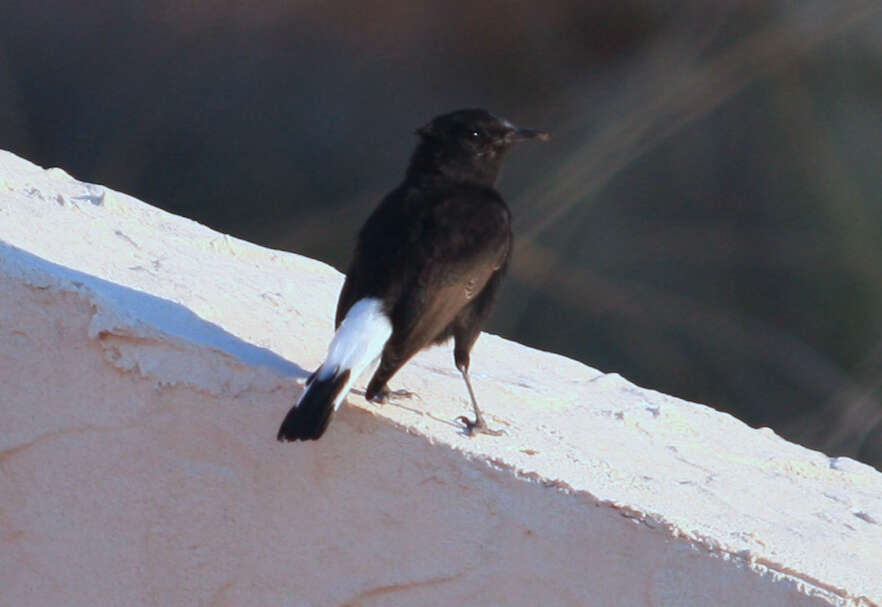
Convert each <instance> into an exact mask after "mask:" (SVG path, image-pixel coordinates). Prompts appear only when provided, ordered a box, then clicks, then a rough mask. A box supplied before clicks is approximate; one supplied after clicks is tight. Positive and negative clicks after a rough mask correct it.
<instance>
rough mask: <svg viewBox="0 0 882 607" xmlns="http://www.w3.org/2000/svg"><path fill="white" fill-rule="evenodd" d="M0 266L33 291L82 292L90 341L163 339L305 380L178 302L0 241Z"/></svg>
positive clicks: (293, 366)
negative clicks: (90, 306)
mask: <svg viewBox="0 0 882 607" xmlns="http://www.w3.org/2000/svg"><path fill="white" fill-rule="evenodd" d="M0 267H2V268H3V270H4V271H5V273H7V274H8V275H12V276H17V277H19V278H21V279H22V280H23V281H25V282H26V283H27V284H30V285H33V286H35V287H37V288H42V289H50V290H52V289H58V290H62V289H65V287H67V286H68V285H69V288H72V289H74V290H76V291H78V292H80V293H82V294H83V296H84V297H85V298H86V299H87V300H89V301H92V302H93V303H94V304H95V307H96V310H95V313H94V315H93V317H92V321H91V323H90V326H89V337H90V338H96V337H97V338H102V339H104V338H107V337H108V336H115V335H118V336H121V337H123V338H127V337H135V338H148V339H150V338H153V339H156V340H164V339H167V340H168V341H169V342H171V343H172V344H173V343H175V342H177V343H179V344H180V343H183V344H185V345H186V344H195V345H198V346H204V347H207V348H210V349H211V350H213V351H215V352H219V353H221V354H223V355H227V356H229V357H231V358H233V359H235V360H236V361H238V362H240V363H242V364H243V365H247V366H249V367H260V368H264V369H266V370H268V371H270V372H271V373H273V374H274V375H277V376H279V377H284V378H296V379H305V378H306V377H308V376H309V373H308V372H307V371H305V370H304V369H303V368H301V367H300V366H298V365H296V364H295V363H292V362H291V361H289V360H286V359H284V358H282V357H281V356H279V355H278V354H276V353H275V352H272V351H271V350H268V349H266V348H262V347H259V346H255V345H254V344H251V343H248V342H247V341H244V340H243V339H241V338H239V337H237V336H236V335H233V334H232V333H229V332H228V331H227V330H225V329H223V328H222V327H219V326H218V325H216V324H214V323H212V322H209V321H207V320H205V319H203V318H200V317H199V316H197V315H196V314H194V313H193V312H192V311H191V310H190V309H188V308H187V307H185V306H183V305H181V304H179V303H175V302H173V301H169V300H167V299H163V298H161V297H156V296H155V295H151V294H149V293H144V292H143V291H138V290H136V289H130V288H128V287H125V286H122V285H119V284H116V283H112V282H108V281H106V280H102V279H101V278H97V277H95V276H92V275H90V274H85V273H83V272H78V271H76V270H73V269H71V268H68V267H65V266H60V265H58V264H55V263H52V262H51V261H47V260H45V259H43V258H42V257H38V256H36V255H33V254H31V253H28V252H27V251H23V250H21V249H18V248H16V247H13V246H10V245H8V244H6V243H4V242H2V241H0ZM136 347H138V346H136ZM144 347H149V346H146V345H145V346H144Z"/></svg>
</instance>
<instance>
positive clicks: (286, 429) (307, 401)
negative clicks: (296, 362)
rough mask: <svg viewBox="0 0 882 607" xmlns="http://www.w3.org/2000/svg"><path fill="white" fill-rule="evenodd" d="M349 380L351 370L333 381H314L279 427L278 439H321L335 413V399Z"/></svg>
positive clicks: (315, 379)
mask: <svg viewBox="0 0 882 607" xmlns="http://www.w3.org/2000/svg"><path fill="white" fill-rule="evenodd" d="M348 379H349V369H345V370H344V371H343V372H342V373H340V374H338V375H335V376H334V377H332V378H330V379H325V380H320V379H318V378H314V379H313V378H311V381H310V383H309V384H308V385H307V387H306V392H304V393H303V395H302V396H301V398H300V400H299V401H298V403H297V404H296V405H294V407H293V408H292V409H291V410H290V411H288V415H286V416H285V421H283V422H282V425H281V426H279V432H278V434H276V440H278V441H280V442H283V443H284V442H290V441H298V440H318V439H319V438H321V436H322V434H324V433H325V430H326V429H327V428H328V423H329V422H330V421H331V415H332V414H333V413H334V399H335V398H336V397H337V395H338V394H339V393H340V390H341V389H342V388H343V386H344V385H345V384H346V382H347V381H348Z"/></svg>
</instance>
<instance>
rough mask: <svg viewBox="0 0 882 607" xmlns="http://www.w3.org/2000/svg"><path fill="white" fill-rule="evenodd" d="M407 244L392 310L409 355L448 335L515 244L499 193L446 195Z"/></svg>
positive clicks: (403, 352)
mask: <svg viewBox="0 0 882 607" xmlns="http://www.w3.org/2000/svg"><path fill="white" fill-rule="evenodd" d="M409 248H410V251H411V253H410V254H411V255H412V257H411V258H410V259H408V260H407V264H406V265H407V267H408V273H407V274H408V276H407V278H406V279H405V283H404V285H403V287H404V288H403V289H402V295H401V297H400V298H399V300H398V302H397V304H396V305H395V307H394V309H393V310H392V321H393V322H392V324H393V326H394V327H395V334H396V335H395V336H394V339H395V341H396V342H398V343H397V344H396V346H397V349H398V350H399V352H400V354H401V355H402V356H403V357H404V358H405V359H406V358H409V357H410V356H411V355H412V354H414V353H416V352H417V351H418V350H420V349H421V348H423V347H425V346H427V345H429V344H430V343H431V342H433V341H435V340H437V339H439V338H442V337H446V336H448V334H447V332H448V331H449V327H450V325H451V323H452V322H453V320H454V318H455V317H456V316H457V314H459V312H460V311H461V310H462V309H463V308H465V307H466V306H468V305H469V304H471V303H472V302H473V301H474V300H475V299H476V298H477V297H478V295H479V294H480V293H481V292H482V290H483V289H484V287H485V286H486V285H487V282H488V281H489V280H490V278H491V276H493V274H494V273H496V272H498V271H500V270H501V269H502V268H503V267H504V265H505V263H506V261H507V259H508V255H509V250H510V248H511V227H510V215H509V212H508V209H507V208H506V207H505V205H504V203H503V202H502V200H501V199H500V198H499V197H498V195H496V194H495V192H486V193H484V192H482V193H480V194H476V193H474V192H469V193H468V195H461V196H451V197H448V198H446V199H444V200H442V201H441V202H439V203H438V204H436V205H433V207H432V209H431V211H430V212H429V213H428V214H427V217H426V220H425V222H424V225H423V230H422V231H421V233H420V237H419V239H418V240H417V241H416V242H414V243H413V246H412V247H409Z"/></svg>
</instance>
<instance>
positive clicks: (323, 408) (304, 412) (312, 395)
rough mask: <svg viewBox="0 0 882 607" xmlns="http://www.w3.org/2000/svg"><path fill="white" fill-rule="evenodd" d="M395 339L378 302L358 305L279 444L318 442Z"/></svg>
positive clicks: (288, 421) (363, 301) (289, 419)
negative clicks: (339, 409)
mask: <svg viewBox="0 0 882 607" xmlns="http://www.w3.org/2000/svg"><path fill="white" fill-rule="evenodd" d="M391 335H392V324H391V323H390V322H389V317H388V316H387V315H386V313H385V312H383V309H382V302H381V301H380V300H379V299H375V298H365V299H360V300H359V301H357V302H355V304H354V305H353V306H352V308H350V309H349V312H348V313H347V314H346V318H344V319H343V322H342V323H341V324H340V328H339V329H337V333H335V334H334V339H333V340H331V345H330V346H328V356H327V358H326V359H325V362H324V363H322V366H321V367H319V368H318V370H317V371H316V372H315V373H313V374H312V376H311V377H310V378H309V379H308V380H307V382H306V389H305V390H304V391H303V393H302V394H301V395H300V398H299V399H297V403H296V404H295V405H294V408H293V409H291V410H290V411H289V412H288V415H287V416H286V417H285V421H283V422H282V425H281V427H280V428H279V434H278V436H277V438H278V439H279V440H280V441H293V440H316V439H318V438H319V437H320V436H321V435H322V434H324V432H325V429H326V428H327V427H328V423H329V422H330V421H331V415H332V414H333V413H334V411H336V410H337V408H338V407H339V406H340V403H342V402H343V399H344V398H345V397H346V395H347V394H348V393H349V390H351V389H352V385H353V384H354V383H355V381H356V380H357V379H358V378H359V377H360V376H361V374H362V373H363V372H364V370H365V369H366V368H367V367H368V366H371V367H375V366H376V364H377V362H378V361H379V359H380V354H382V352H383V347H384V346H385V345H386V342H387V341H388V340H389V337H390V336H391Z"/></svg>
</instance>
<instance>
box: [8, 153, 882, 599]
mask: <svg viewBox="0 0 882 607" xmlns="http://www.w3.org/2000/svg"><path fill="white" fill-rule="evenodd" d="M341 278H342V277H341V275H340V274H339V273H338V272H336V271H335V270H333V269H332V268H330V267H328V266H326V265H324V264H321V263H319V262H316V261H313V260H310V259H306V258H303V257H299V256H297V255H292V254H288V253H283V252H279V251H272V250H268V249H264V248H261V247H257V246H254V245H251V244H249V243H246V242H243V241H240V240H237V239H235V238H232V237H228V236H225V235H223V234H218V233H216V232H213V231H212V230H209V229H208V228H206V227H204V226H201V225H199V224H196V223H194V222H192V221H189V220H186V219H183V218H180V217H175V216H173V215H170V214H168V213H165V212H163V211H160V210H158V209H155V208H153V207H150V206H149V205H146V204H144V203H142V202H139V201H137V200H135V199H133V198H131V197H129V196H126V195H123V194H120V193H117V192H114V191H112V190H110V189H107V188H104V187H101V186H95V185H90V184H85V183H81V182H79V181H76V180H75V179H73V178H71V177H70V176H68V175H67V174H66V173H64V172H63V171H61V170H59V169H50V170H48V171H44V170H43V169H41V168H40V167H37V166H35V165H33V164H30V163H28V162H26V161H24V160H21V159H19V158H17V157H15V156H14V155H12V154H9V153H5V152H0V589H2V590H0V604H2V605H16V606H27V605H50V604H59V605H90V606H101V605H316V606H322V605H448V604H449V605H463V604H468V605H538V604H542V605H601V606H602V605H652V606H655V605H660V606H661V605H665V606H686V605H738V606H743V605H799V606H802V605H878V604H880V602H882V474H880V473H879V472H877V471H876V470H874V469H872V468H870V467H868V466H865V465H863V464H860V463H858V462H855V461H852V460H850V459H846V458H829V457H827V456H825V455H823V454H822V453H818V452H816V451H811V450H808V449H805V448H803V447H800V446H798V445H794V444H791V443H788V442H786V441H784V440H783V439H781V438H779V437H778V436H776V435H775V434H774V433H773V432H771V431H769V430H766V429H761V430H755V429H751V428H749V427H747V426H745V425H744V424H743V423H741V422H739V421H738V420H736V419H734V418H732V417H731V416H729V415H725V414H722V413H719V412H717V411H714V410H712V409H710V408H707V407H704V406H702V405H697V404H693V403H688V402H685V401H682V400H679V399H676V398H673V397H669V396H665V395H663V394H659V393H657V392H653V391H651V390H645V389H643V388H639V387H637V386H635V385H633V384H631V383H629V382H627V381H626V380H624V379H623V378H621V377H619V376H617V375H614V374H612V375H604V374H602V373H599V372H598V371H596V370H594V369H591V368H589V367H586V366H584V365H582V364H580V363H577V362H574V361H572V360H568V359H566V358H563V357H560V356H556V355H553V354H548V353H544V352H539V351H537V350H533V349H530V348H526V347H523V346H520V345H518V344H515V343H512V342H509V341H506V340H504V339H501V338H499V337H495V336H492V335H486V334H485V335H483V336H482V337H481V338H480V340H479V341H478V343H477V345H476V347H475V351H474V354H473V356H472V361H473V362H472V369H473V378H474V384H475V390H476V392H477V394H478V398H479V399H480V401H481V403H482V405H483V408H484V410H485V411H486V414H487V417H488V422H489V423H491V424H493V425H495V426H498V427H502V428H504V429H505V430H506V432H507V434H506V435H505V436H503V437H498V438H497V437H489V436H479V437H477V438H468V437H466V436H464V435H463V434H462V433H461V432H460V431H459V429H458V427H457V426H456V425H455V424H453V423H452V421H451V420H453V419H454V418H455V417H456V416H457V415H460V414H464V413H468V411H469V408H468V401H467V397H466V394H465V392H464V388H463V386H462V383H461V380H460V378H459V377H458V374H457V373H456V371H455V370H454V368H453V365H452V356H451V353H450V350H449V348H447V347H439V348H435V349H433V350H430V351H428V352H425V353H423V354H421V355H419V356H418V357H417V358H416V359H414V361H412V362H411V363H410V365H408V366H407V367H406V368H405V369H404V370H403V371H402V372H401V373H399V375H398V376H397V377H396V378H395V380H394V381H393V386H392V387H393V388H402V387H403V388H407V389H409V390H411V391H415V392H417V393H418V394H419V395H420V398H418V399H413V400H410V401H402V402H397V403H392V404H388V405H385V406H382V407H377V406H375V405H371V404H368V403H366V402H365V401H364V400H363V399H362V398H361V397H360V396H358V395H355V394H353V395H351V396H350V397H349V398H348V399H347V405H346V406H344V407H343V408H342V409H341V411H340V412H339V413H338V415H337V417H336V418H335V420H334V421H333V423H332V424H331V427H330V429H329V431H328V433H327V434H326V435H325V437H324V438H323V439H322V440H320V441H318V442H317V443H308V444H280V443H277V442H276V441H275V439H274V437H275V432H276V429H277V426H278V423H279V422H280V420H281V419H282V417H283V416H284V414H285V413H286V411H287V409H288V407H289V406H290V405H291V403H292V401H293V400H294V398H295V396H296V394H297V393H298V391H299V390H300V384H301V382H302V380H303V378H304V376H305V372H306V371H308V370H311V369H312V368H313V367H315V366H316V365H317V364H318V363H319V362H320V360H321V358H322V356H323V354H324V351H325V347H326V344H327V341H328V339H329V338H330V336H331V333H332V329H331V322H332V316H333V308H334V303H335V300H336V295H337V291H338V289H339V287H340V284H341ZM360 385H361V384H360Z"/></svg>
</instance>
